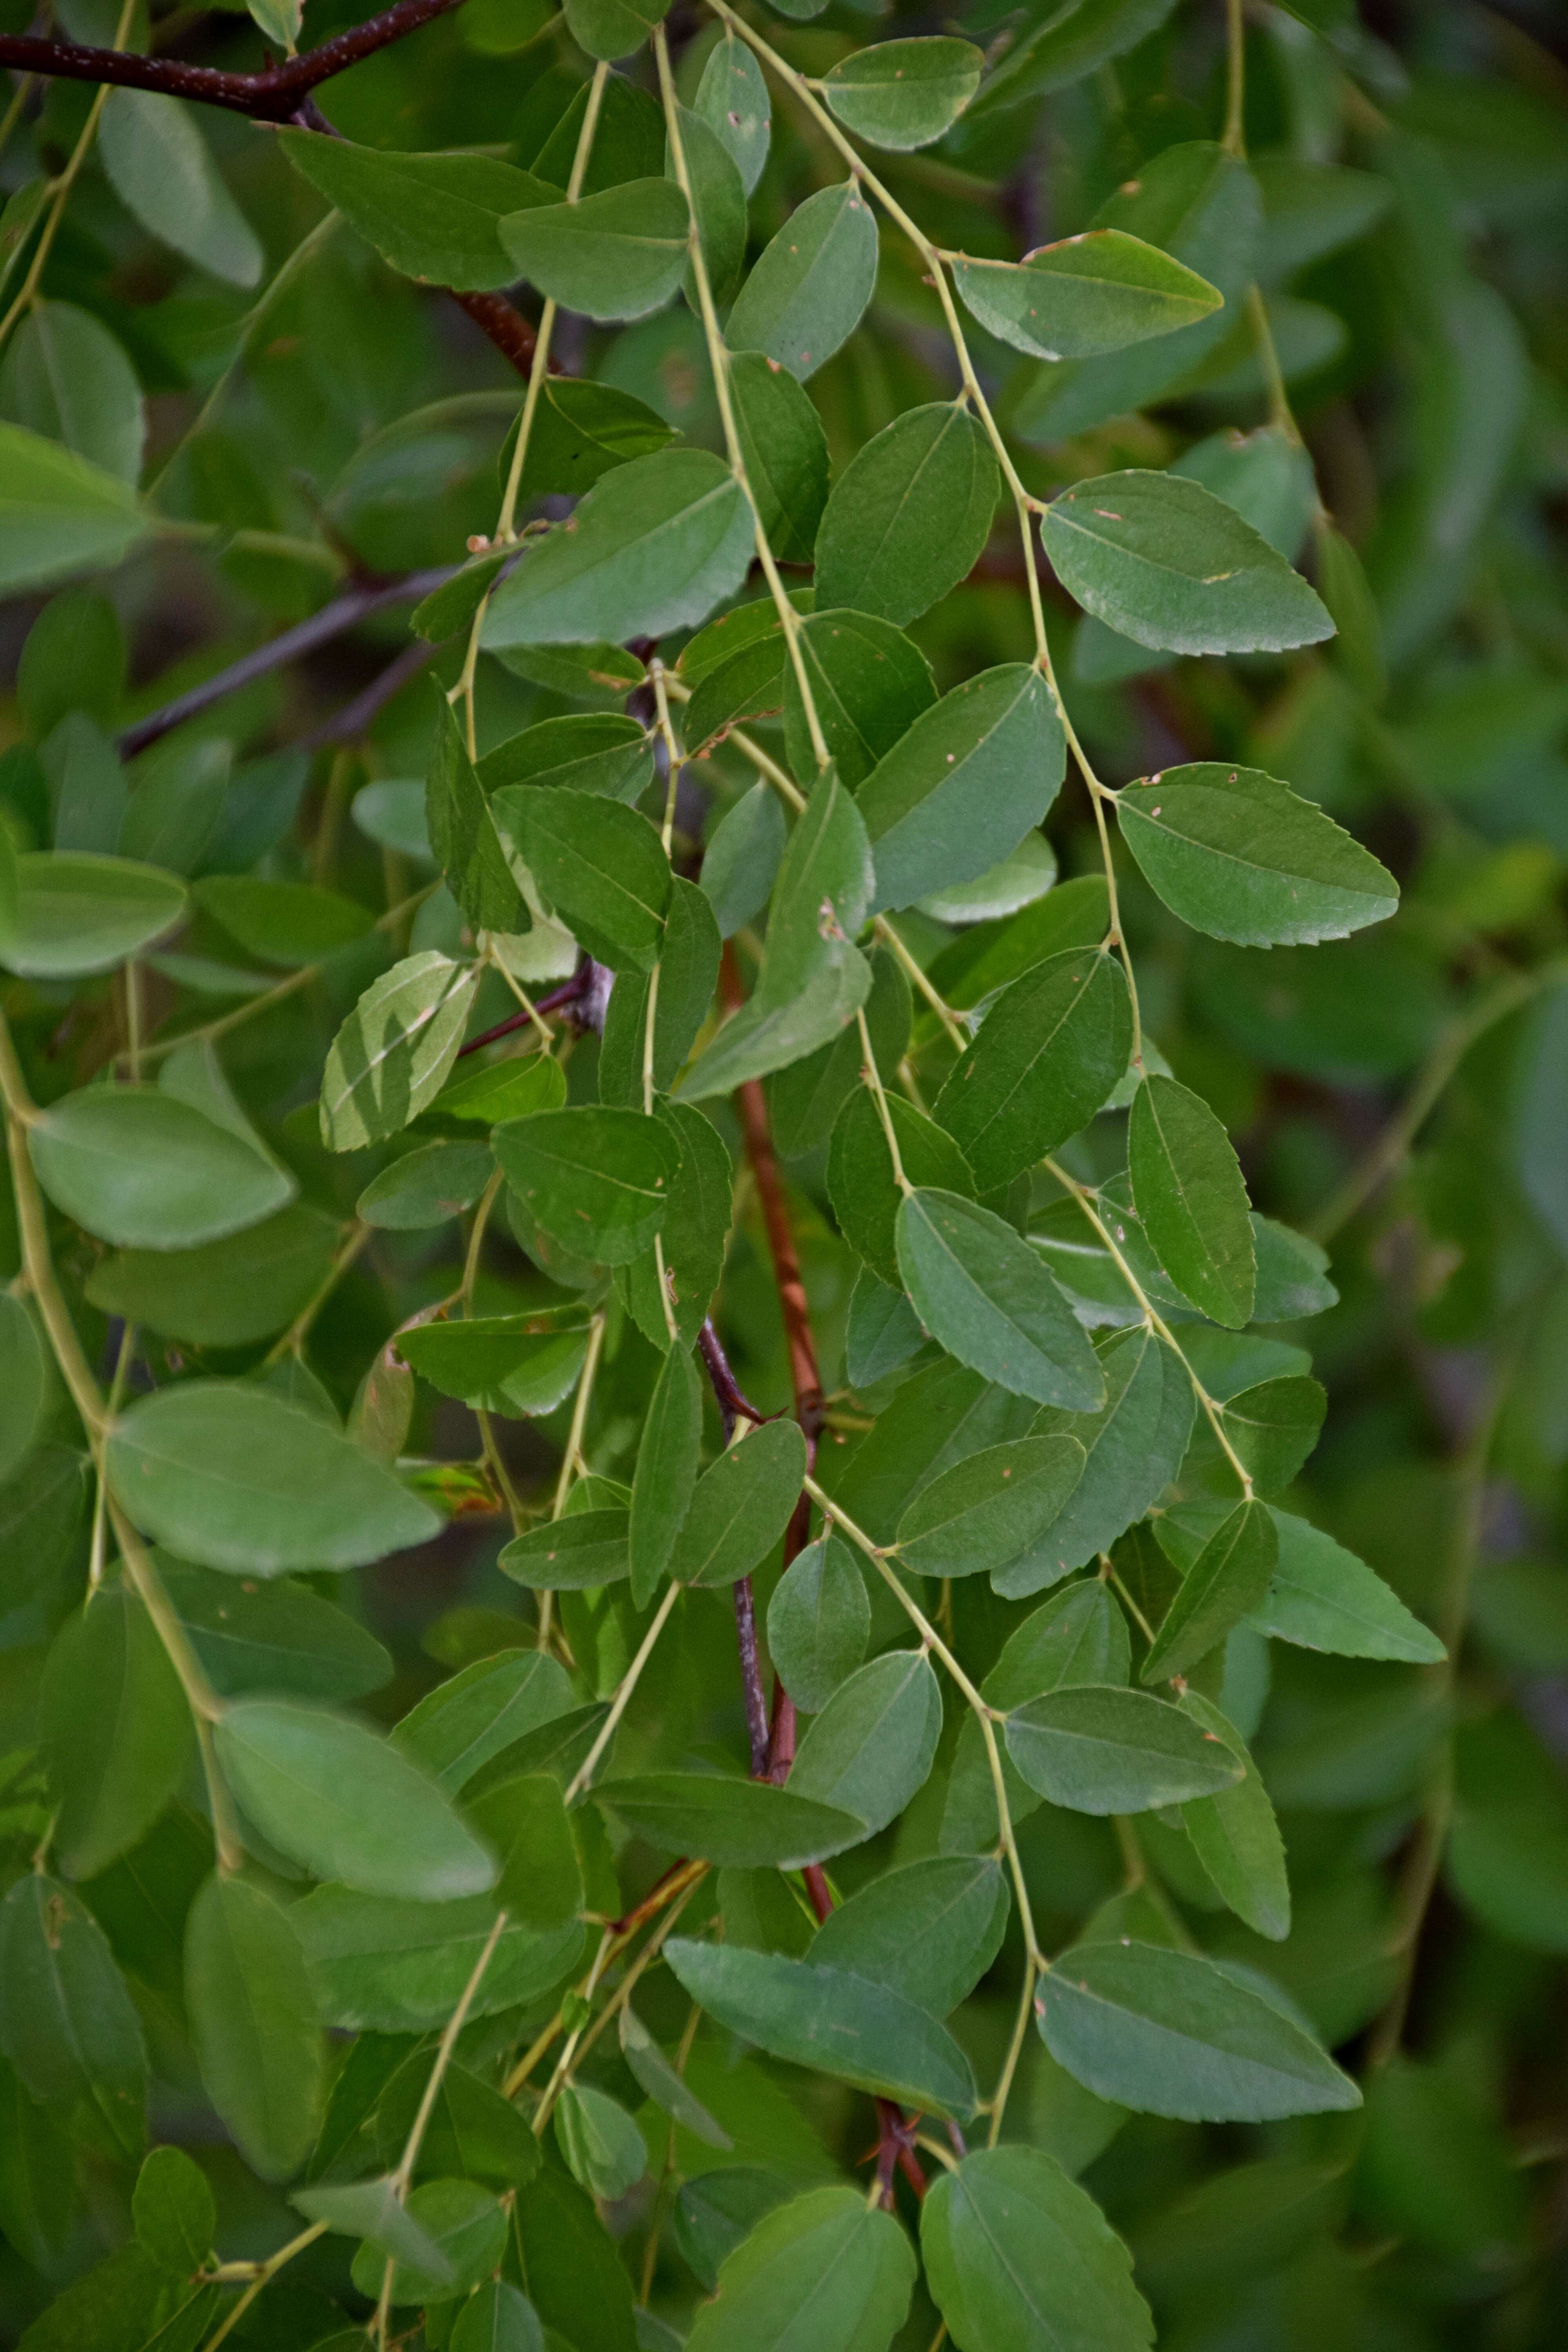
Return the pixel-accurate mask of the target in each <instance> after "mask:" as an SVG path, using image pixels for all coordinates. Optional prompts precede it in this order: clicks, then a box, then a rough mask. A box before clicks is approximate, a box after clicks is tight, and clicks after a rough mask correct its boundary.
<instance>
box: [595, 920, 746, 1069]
mask: <svg viewBox="0 0 1568 2352" xmlns="http://www.w3.org/2000/svg"><path fill="white" fill-rule="evenodd" d="M722 953H723V941H722V940H721V938H720V936H719V926H718V924H717V923H716V922H715V921H714V919H713V910H712V908H711V907H710V905H709V903H708V899H707V897H706V895H705V894H704V893H703V892H702V891H701V890H700V889H699V887H698V886H697V884H696V883H695V882H688V881H687V880H686V878H685V877H684V876H683V875H679V874H678V875H676V877H674V880H673V881H672V883H671V885H670V892H669V905H668V908H667V909H666V913H665V919H664V937H663V940H662V941H661V942H660V946H659V956H658V999H657V1002H656V1003H655V1006H654V1020H653V1083H654V1087H655V1089H656V1091H658V1092H659V1093H663V1092H664V1091H665V1090H666V1089H667V1088H668V1087H669V1086H670V1085H671V1083H672V1082H673V1080H674V1078H675V1076H676V1074H677V1072H678V1071H679V1069H680V1066H681V1065H682V1063H683V1062H684V1061H685V1060H686V1057H687V1055H689V1053H690V1051H691V1048H692V1045H693V1044H694V1043H695V1041H696V1038H697V1034H698V1032H699V1031H700V1028H701V1026H702V1024H703V1023H704V1021H705V1020H706V1019H707V1018H708V1009H709V1006H710V1004H711V1003H712V1001H713V991H714V988H715V986H716V985H717V982H718V979H719V961H720V957H721V954H722ZM648 987H649V983H648V982H647V981H646V980H645V979H644V978H643V977H642V975H641V974H640V973H638V972H633V971H623V972H622V973H620V974H619V976H618V977H617V979H616V985H615V987H614V989H613V990H612V991H611V992H610V1009H609V1011H608V1013H606V1014H605V1029H604V1038H603V1042H602V1044H601V1045H600V1048H599V1099H600V1101H601V1102H606V1103H619V1104H620V1105H621V1106H622V1107H623V1108H627V1109H637V1110H640V1109H641V1108H642V1099H643V1048H644V1045H645V1044H646V1042H647V1000H648Z"/></svg>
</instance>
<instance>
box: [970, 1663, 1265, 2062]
mask: <svg viewBox="0 0 1568 2352" xmlns="http://www.w3.org/2000/svg"><path fill="white" fill-rule="evenodd" d="M1006 1733H1007V1752H1008V1754H1009V1755H1010V1756H1011V1758H1012V1759H1013V1761H1014V1763H1015V1764H1016V1766H1017V1768H1018V1770H1019V1771H1020V1772H1021V1773H1022V1774H1023V1776H1024V1778H1025V1780H1026V1781H1027V1782H1028V1784H1029V1786H1030V1788H1031V1789H1037V1790H1039V1792H1040V1794H1041V1796H1043V1797H1048V1798H1049V1800H1050V1801H1051V1803H1052V1804H1053V1805H1066V1806H1068V1807H1069V1808H1070V1810H1071V1811H1074V1812H1077V1813H1146V1812H1150V1811H1152V1810H1153V1808H1154V1807H1155V1806H1157V1805H1179V1804H1184V1802H1185V1801H1187V1799H1188V1798H1190V1797H1209V1796H1213V1795H1214V1794H1215V1791H1216V1790H1220V1789H1226V1788H1229V1787H1231V1786H1232V1785H1233V1784H1234V1783H1235V1782H1237V1781H1238V1780H1240V1779H1241V1777H1242V1776H1241V1767H1240V1766H1239V1765H1238V1764H1237V1761H1236V1759H1234V1758H1233V1756H1232V1755H1231V1753H1230V1750H1229V1749H1228V1748H1226V1746H1225V1745H1224V1743H1223V1742H1222V1741H1220V1740H1218V1739H1215V1738H1210V1737H1209V1736H1208V1735H1207V1734H1205V1732H1204V1731H1202V1730H1201V1729H1200V1728H1199V1727H1198V1726H1197V1725H1196V1724H1194V1723H1190V1722H1189V1721H1188V1720H1187V1718H1186V1717H1185V1716H1184V1715H1183V1714H1182V1713H1181V1712H1180V1710H1179V1709H1178V1708H1176V1707H1173V1706H1167V1705H1166V1704H1165V1702H1164V1700H1163V1699H1158V1698H1152V1697H1151V1696H1150V1695H1149V1694H1148V1692H1146V1691H1131V1690H1120V1689H1117V1688H1116V1687H1115V1686H1113V1685H1096V1684H1092V1683H1082V1684H1076V1683H1075V1684H1068V1685H1065V1686H1063V1687H1062V1688H1060V1689H1058V1690H1054V1691H1047V1693H1046V1694H1045V1696H1043V1697H1040V1698H1037V1699H1031V1700H1029V1701H1028V1703H1027V1704H1026V1706H1021V1707H1017V1708H1016V1709H1014V1711H1013V1712H1012V1713H1011V1714H1009V1716H1008V1717H1007V1725H1006ZM1058 2054H1059V2053H1058ZM1091 2087H1092V2086H1091Z"/></svg>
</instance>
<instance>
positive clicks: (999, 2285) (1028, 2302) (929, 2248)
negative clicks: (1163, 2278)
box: [921, 2147, 1154, 2352]
mask: <svg viewBox="0 0 1568 2352" xmlns="http://www.w3.org/2000/svg"><path fill="white" fill-rule="evenodd" d="M921 2254H922V2255H923V2257H924V2260H925V2266H926V2276H927V2277H928V2279H929V2280H930V2282H931V2293H932V2294H933V2295H934V2296H935V2298H936V2305H937V2308H938V2310H939V2311H940V2312H941V2313H942V2317H943V2318H944V2319H945V2320H946V2322H947V2326H948V2333H949V2334H950V2336H952V2341H953V2343H954V2344H955V2345H956V2346H957V2347H958V2352H1142V2347H1143V2346H1145V2345H1149V2344H1152V2342H1153V2340H1154V2323H1153V2320H1152V2317H1151V2316H1150V2313H1149V2307H1148V2305H1146V2304H1145V2302H1144V2301H1143V2298H1142V2295H1141V2294H1139V2292H1138V2290H1137V2288H1136V2287H1135V2286H1134V2285H1133V2284H1132V2258H1131V2255H1130V2254H1129V2252H1128V2251H1127V2249H1126V2247H1125V2246H1124V2245H1123V2244H1122V2242H1121V2239H1120V2238H1118V2237H1117V2236H1116V2235H1115V2233H1114V2232H1113V2231H1112V2230H1111V2228H1110V2224H1109V2223H1108V2222H1107V2221H1106V2219H1105V2216H1104V2215H1103V2213H1101V2211H1100V2208H1099V2206H1098V2205H1096V2204H1095V2202H1094V2200H1093V2199H1092V2198H1091V2197H1089V2194H1088V2193H1087V2191H1085V2190H1084V2189H1080V2188H1079V2185H1078V2183H1077V2182H1076V2181H1075V2180H1071V2179H1068V2175H1067V2173H1066V2172H1064V2171H1063V2169H1062V2168H1061V2166H1060V2165H1059V2164H1058V2162H1057V2159H1056V2158H1055V2157H1054V2156H1047V2153H1046V2151H1045V2150H1044V2148H1039V2147H988V2148H977V2149H976V2150H974V2151H973V2154H971V2155H969V2156H966V2157H965V2158H964V2159H963V2163H962V2164H960V2165H959V2166H958V2168H957V2169H956V2170H954V2171H951V2172H944V2173H943V2174H942V2177H941V2178H940V2179H937V2180H934V2181H933V2182H932V2183H931V2189H930V2192H929V2193H928V2195H927V2197H926V2199H925V2201H924V2203H923V2205H922V2206H921Z"/></svg>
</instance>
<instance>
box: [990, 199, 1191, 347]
mask: <svg viewBox="0 0 1568 2352" xmlns="http://www.w3.org/2000/svg"><path fill="white" fill-rule="evenodd" d="M952 274H953V281H954V283H955V285H956V286H957V288H958V294H959V299H960V300H961V301H962V302H963V305H964V308H965V309H966V310H969V311H970V312H971V313H972V314H973V317H974V318H976V319H978V320H979V321H980V323H981V325H982V326H983V327H984V328H985V329H986V331H988V332H989V333H991V334H993V335H995V336H996V337H997V338H998V339H999V340H1000V341H1002V342H1005V343H1011V345H1012V346H1013V349H1014V350H1015V351H1017V352H1028V353H1029V354H1030V355H1031V357H1033V358H1035V359H1041V360H1064V359H1073V360H1076V359H1090V358H1094V357H1096V356H1097V355H1098V354H1099V353H1100V352H1117V351H1121V350H1122V349H1123V348H1124V347H1125V346H1126V345H1127V344H1129V343H1142V342H1145V341H1148V339H1149V338H1150V337H1151V336H1152V335H1168V334H1170V333H1171V331H1172V330H1173V328H1177V327H1190V326H1192V325H1193V324H1194V321H1195V320H1199V319H1205V318H1207V317H1208V315H1209V313H1210V312H1211V311H1214V310H1218V309H1219V308H1220V306H1221V304H1222V303H1223V301H1224V299H1225V297H1224V296H1223V295H1222V294H1221V293H1220V292H1219V289H1217V288H1216V287H1214V286H1211V285H1210V284H1209V282H1208V280H1207V279H1206V278H1200V277H1199V276H1198V274H1197V272H1196V270H1194V269H1188V268H1185V267H1184V264H1183V263H1181V262H1179V261H1176V260H1173V258H1172V257H1171V256H1170V255H1169V254H1168V253H1162V252H1161V251H1160V249H1159V247H1158V246H1153V245H1146V244H1145V243H1144V242H1143V240H1142V237H1137V236H1128V235H1127V234H1126V232H1125V231H1124V230H1122V229H1116V228H1100V229H1090V230H1088V231H1087V232H1086V233H1085V234H1084V235H1082V236H1069V237H1064V238H1063V239H1062V241H1061V242H1060V243H1059V244H1057V245H1042V246H1038V247H1037V248H1036V250H1035V251H1034V252H1033V253H1028V254H1026V255H1025V257H1024V258H1023V260H1022V261H1021V262H1016V261H985V260H971V259H970V258H969V257H967V256H966V255H963V254H960V255H959V256H958V257H957V258H956V259H955V261H954V263H953V268H952Z"/></svg>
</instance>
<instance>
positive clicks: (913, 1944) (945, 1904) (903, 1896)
mask: <svg viewBox="0 0 1568 2352" xmlns="http://www.w3.org/2000/svg"><path fill="white" fill-rule="evenodd" d="M1011 1903H1012V1895H1011V1891H1010V1889H1009V1887H1008V1885H1007V1882H1006V1879H1005V1876H1004V1874H1003V1870H1002V1865H1001V1864H1000V1863H999V1862H997V1861H996V1859H995V1857H994V1855H991V1854H985V1855H980V1854H944V1855H931V1856H930V1857H928V1858H927V1859H926V1860H924V1861H921V1862H907V1863H905V1864H903V1865H902V1867H901V1868H900V1869H897V1870H889V1871H886V1872H884V1873H883V1874H882V1876H881V1877H880V1878H874V1879H872V1881H871V1883H870V1885H868V1886H862V1887H861V1888H859V1890H858V1892H857V1893H856V1894H854V1895H851V1896H850V1897H849V1900H848V1901H847V1903H841V1904H840V1905H839V1906H838V1907H837V1909H836V1910H833V1911H830V1912H829V1913H828V1915H827V1916H826V1919H825V1920H824V1921H823V1923H822V1925H821V1927H819V1928H818V1929H817V1931H816V1936H815V1937H813V1939H812V1944H811V1949H810V1952H809V1954H808V1958H810V1960H811V1963H812V1965H813V1966H814V1967H816V1968H832V1969H847V1971H848V1972H849V1974H850V1975H851V1976H858V1977H865V1978H868V1979H870V1981H871V1982H872V1983H873V1984H885V1985H889V1986H891V1988H892V1990H894V1991H895V1992H896V1993H900V1994H901V1995H902V1996H903V1998H904V2000H910V2001H913V2003H914V2004H915V2007H916V2008H917V2009H923V2010H926V2011H929V2012H930V2014H931V2016H932V2017H946V2016H947V2015H948V2013H949V2012H950V2011H952V2010H954V2009H956V2008H957V2007H958V2004H959V2002H960V2001H961V2000H966V1999H967V1998H968V1996H969V1994H970V1993H972V1992H973V1990H974V1988H975V1986H976V1985H977V1984H978V1983H979V1981H980V1979H981V1978H982V1977H983V1976H984V1974H985V1971H986V1970H987V1969H989V1968H990V1966H991V1964H992V1962H993V1960H994V1958H996V1955H997V1953H998V1951H999V1950H1000V1949H1001V1947H1002V1937H1003V1935H1004V1934H1005V1930H1006V1926H1007V1916H1008V1912H1009V1909H1010V1907H1011Z"/></svg>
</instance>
